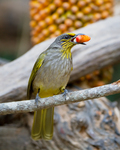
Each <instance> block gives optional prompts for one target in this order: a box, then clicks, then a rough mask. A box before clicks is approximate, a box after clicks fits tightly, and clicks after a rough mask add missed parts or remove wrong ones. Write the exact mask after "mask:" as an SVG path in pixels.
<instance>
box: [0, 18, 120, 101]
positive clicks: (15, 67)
mask: <svg viewBox="0 0 120 150" xmlns="http://www.w3.org/2000/svg"><path fill="white" fill-rule="evenodd" d="M75 33H85V34H87V35H89V36H90V37H91V41H90V42H89V43H87V45H86V46H82V45H78V46H76V47H75V48H73V50H72V53H73V72H72V73H71V78H70V81H73V80H76V79H78V78H79V77H81V76H84V75H86V74H88V73H90V72H92V71H94V70H98V69H101V68H103V67H105V66H107V65H111V64H115V63H117V62H120V16H115V17H111V18H108V19H106V20H102V21H99V22H97V23H94V24H91V25H89V26H87V27H84V28H82V29H79V30H77V31H75ZM53 41H54V39H50V40H48V41H44V42H42V43H40V44H38V45H36V46H34V47H33V48H32V49H31V50H30V51H29V52H27V53H26V54H24V55H23V56H21V57H20V58H18V59H16V60H15V61H12V62H11V63H8V64H6V65H4V66H1V67H0V102H6V101H8V100H9V101H15V100H21V99H25V98H26V87H27V84H28V79H29V76H30V72H31V70H32V67H33V65H34V63H35V61H36V59H37V57H38V55H39V54H40V53H41V52H43V51H44V50H46V49H47V47H48V46H49V45H50V44H51V43H52V42H53Z"/></svg>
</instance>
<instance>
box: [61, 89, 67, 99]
mask: <svg viewBox="0 0 120 150" xmlns="http://www.w3.org/2000/svg"><path fill="white" fill-rule="evenodd" d="M62 95H63V97H65V100H68V99H69V97H68V90H67V89H65V90H64V92H63V93H62Z"/></svg>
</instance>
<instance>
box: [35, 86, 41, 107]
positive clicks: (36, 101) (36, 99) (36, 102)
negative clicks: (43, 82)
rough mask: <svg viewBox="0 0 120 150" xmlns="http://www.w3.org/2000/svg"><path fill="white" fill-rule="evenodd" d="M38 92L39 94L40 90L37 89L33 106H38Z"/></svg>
mask: <svg viewBox="0 0 120 150" xmlns="http://www.w3.org/2000/svg"><path fill="white" fill-rule="evenodd" d="M39 92H40V88H39V89H38V93H37V95H36V97H35V104H36V105H38V99H39V98H40V97H39Z"/></svg>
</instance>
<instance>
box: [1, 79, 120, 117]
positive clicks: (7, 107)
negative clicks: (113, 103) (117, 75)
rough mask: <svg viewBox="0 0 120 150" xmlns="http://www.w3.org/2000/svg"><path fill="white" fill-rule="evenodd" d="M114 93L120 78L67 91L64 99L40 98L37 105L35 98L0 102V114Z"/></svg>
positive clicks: (33, 109)
mask: <svg viewBox="0 0 120 150" xmlns="http://www.w3.org/2000/svg"><path fill="white" fill-rule="evenodd" d="M116 93H120V80H118V81H117V82H114V83H113V84H108V85H104V86H99V87H95V88H91V89H86V90H80V91H75V92H70V93H68V95H67V98H66V100H65V98H64V97H63V95H61V94H60V95H56V96H53V97H48V98H41V99H39V101H38V106H36V104H35V100H25V101H19V102H9V103H1V104H0V115H5V114H11V113H21V112H32V111H35V110H38V109H43V108H48V107H53V106H59V105H64V104H70V103H74V102H81V101H85V100H89V99H94V98H99V97H103V96H108V95H112V94H116Z"/></svg>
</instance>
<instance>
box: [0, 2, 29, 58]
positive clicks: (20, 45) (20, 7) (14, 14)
mask: <svg viewBox="0 0 120 150" xmlns="http://www.w3.org/2000/svg"><path fill="white" fill-rule="evenodd" d="M29 22H30V16H29V0H25V1H24V0H20V1H16V0H9V1H8V0H0V57H1V58H5V59H8V60H13V59H15V58H17V57H19V56H21V55H22V54H23V53H25V52H26V51H28V50H29V49H30V47H31V42H30V27H29Z"/></svg>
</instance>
